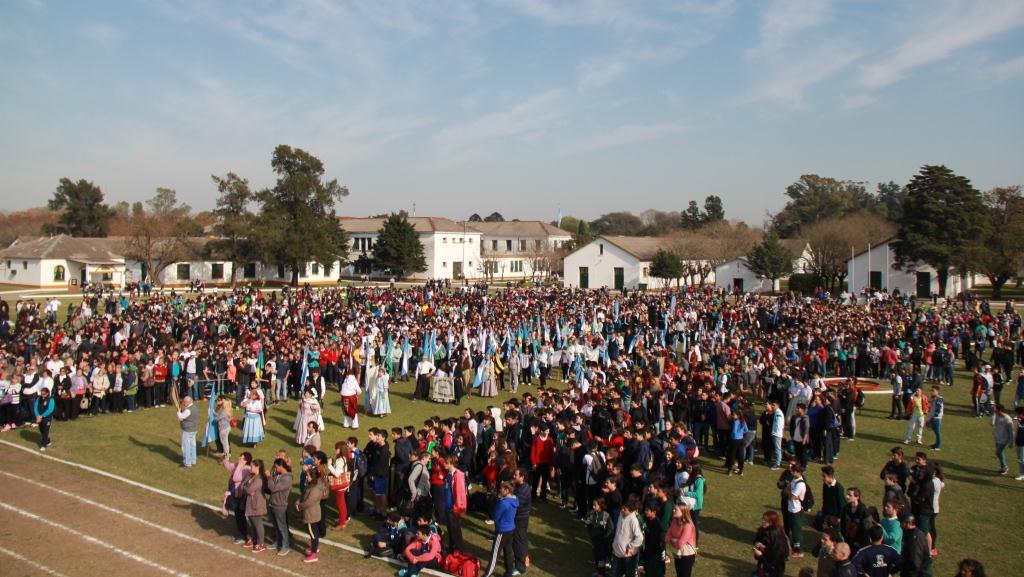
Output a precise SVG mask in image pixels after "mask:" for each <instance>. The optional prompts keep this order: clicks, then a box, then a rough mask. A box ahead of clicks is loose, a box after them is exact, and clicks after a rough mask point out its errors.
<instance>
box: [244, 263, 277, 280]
mask: <svg viewBox="0 0 1024 577" xmlns="http://www.w3.org/2000/svg"><path fill="white" fill-rule="evenodd" d="M242 276H244V277H245V278H256V263H254V262H247V263H245V268H244V269H243V270H242ZM281 276H284V275H281Z"/></svg>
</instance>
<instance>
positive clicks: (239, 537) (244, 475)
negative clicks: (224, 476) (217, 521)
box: [220, 451, 252, 545]
mask: <svg viewBox="0 0 1024 577" xmlns="http://www.w3.org/2000/svg"><path fill="white" fill-rule="evenodd" d="M220 463H221V465H222V466H223V467H224V468H225V469H227V471H228V472H229V473H231V476H230V477H229V478H228V490H227V491H226V492H225V493H224V503H223V504H222V505H221V514H223V515H224V516H225V517H227V516H228V510H229V509H230V510H232V511H234V513H235V529H236V530H237V531H236V533H235V544H236V545H241V544H242V543H245V541H246V538H245V535H246V533H247V532H248V526H247V525H246V522H245V501H246V496H245V492H244V491H243V490H242V485H243V484H244V483H245V481H246V479H248V478H249V474H250V472H251V470H250V468H249V465H250V464H251V463H252V453H250V452H249V451H245V452H244V453H242V454H241V455H239V456H238V461H236V462H235V463H232V462H231V461H230V460H229V457H228V455H224V456H223V457H221V460H220Z"/></svg>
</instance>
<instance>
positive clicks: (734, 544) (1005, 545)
mask: <svg viewBox="0 0 1024 577" xmlns="http://www.w3.org/2000/svg"><path fill="white" fill-rule="evenodd" d="M967 383H968V381H967V379H966V375H964V374H960V375H959V378H958V381H957V384H956V386H955V387H953V388H947V389H946V390H945V391H944V395H945V396H946V399H947V405H946V407H947V408H946V420H945V424H944V426H943V428H944V431H943V433H944V436H945V442H944V447H943V450H942V452H940V453H933V454H932V458H933V459H937V460H940V461H941V462H942V464H943V465H944V467H945V471H946V489H945V491H944V492H943V494H942V513H941V514H940V515H939V516H938V518H937V526H938V531H939V542H938V547H939V549H940V551H941V555H940V556H939V557H938V558H937V559H936V560H935V562H936V565H935V569H934V574H935V575H952V574H954V573H955V567H956V562H957V561H958V560H959V559H961V558H963V557H974V558H977V559H980V560H981V561H982V562H983V563H984V564H985V565H986V567H987V568H988V570H989V574H992V575H1012V574H1016V570H1014V569H1013V567H1019V564H1020V561H1021V550H1022V548H1024V536H1022V535H1021V533H1019V532H1017V531H1015V530H1013V529H1012V528H1011V527H1007V530H1002V531H1000V530H999V529H998V527H999V523H1002V522H1009V523H1011V524H1014V525H1016V524H1018V523H1019V520H1020V519H1021V518H1022V515H1024V483H1022V482H1017V481H1014V480H1013V478H1012V476H1011V477H998V476H996V475H995V473H994V471H995V470H996V468H997V467H996V460H995V457H994V456H993V444H992V432H991V427H990V426H989V424H988V422H987V421H985V420H979V419H975V418H974V417H972V416H971V415H970V414H969V413H970V399H969V398H968V394H967V390H968V384H967ZM411 392H412V383H395V387H394V388H393V389H392V407H393V408H394V409H395V410H396V413H394V414H392V415H390V416H389V417H388V418H385V419H369V418H365V419H361V421H362V422H361V425H362V431H360V433H363V431H365V429H367V428H369V427H371V426H374V425H376V426H381V427H388V428H390V427H392V426H397V425H405V424H415V425H419V424H420V423H422V421H423V419H424V418H425V417H427V416H430V415H441V416H448V415H452V416H454V415H455V414H456V413H457V412H458V409H456V408H455V407H454V406H450V405H436V404H432V403H425V402H422V401H420V402H415V403H412V402H410V398H411ZM1010 395H1011V396H1012V392H1011V393H1010ZM500 398H504V397H499V398H498V399H479V398H477V397H472V398H469V399H463V407H471V408H474V409H482V408H483V407H485V406H486V405H489V404H494V403H495V402H497V401H499V400H500ZM888 403H889V398H888V396H886V395H870V396H869V397H868V400H867V406H866V407H865V409H864V410H863V411H862V412H861V414H859V415H858V417H857V421H858V436H857V440H856V441H855V442H852V443H850V442H847V443H844V444H843V447H842V451H841V454H840V458H839V460H838V461H836V463H835V467H836V469H837V471H838V475H839V479H840V481H841V482H842V483H843V484H844V485H845V486H846V487H848V488H849V487H852V486H857V487H860V488H861V489H862V491H863V492H864V494H865V500H866V501H867V502H868V503H869V504H874V505H880V501H881V495H882V483H881V481H880V480H879V479H878V472H879V470H880V469H881V467H882V465H883V464H884V463H885V461H886V459H887V456H888V450H889V448H890V447H892V446H893V445H894V444H897V443H899V442H900V441H901V440H902V438H903V433H904V431H905V422H893V421H889V420H886V419H885V416H886V415H887V414H888ZM201 408H202V410H203V411H205V410H206V405H205V403H203V404H202V406H201ZM295 408H296V403H295V401H292V402H289V403H286V404H284V405H280V404H279V405H276V406H274V407H271V409H270V411H269V413H268V419H267V420H268V437H267V439H266V440H265V442H264V443H262V444H261V445H260V446H259V447H258V448H257V449H255V450H254V451H253V452H254V454H255V455H256V456H257V457H258V458H263V459H265V460H269V459H270V458H271V456H272V454H273V452H274V451H275V450H277V449H279V448H287V449H288V450H289V451H290V452H291V453H292V455H293V457H294V458H296V459H297V458H298V455H299V451H298V449H297V448H296V447H295V446H294V443H293V442H292V437H293V435H292V431H291V424H292V421H293V418H294V411H295ZM327 414H328V416H329V418H328V420H327V430H326V432H325V434H324V436H323V439H324V446H325V447H327V446H332V445H333V444H334V442H335V441H337V440H339V439H341V438H343V437H348V436H349V434H350V432H351V431H349V430H346V429H342V428H341V426H340V407H339V406H338V405H337V404H336V403H335V404H332V405H331V406H330V407H329V408H328V410H327ZM0 438H3V439H7V440H11V441H15V442H18V443H21V444H25V445H33V444H34V442H35V441H36V439H37V433H36V431H35V430H31V431H29V430H21V431H18V432H15V433H8V434H6V435H4V436H2V437H0ZM53 439H54V448H53V450H52V452H51V454H52V455H54V456H56V457H60V458H65V459H69V460H72V461H76V462H81V463H86V464H89V465H92V466H95V467H99V468H102V469H105V470H107V471H110V472H113V473H116V474H119V475H123V476H125V477H127V478H130V479H134V480H136V481H141V482H145V483H150V484H152V485H154V486H157V487H161V488H164V489H168V490H171V491H175V492H177V493H180V494H183V495H186V496H188V497H192V498H195V499H200V500H204V501H208V502H210V503H216V504H219V497H220V495H221V491H223V489H224V486H225V483H226V472H225V471H224V470H223V469H221V468H220V467H219V466H218V465H217V463H216V462H215V461H214V460H213V459H212V458H203V457H202V456H201V457H200V459H199V461H200V462H199V464H198V466H197V468H195V469H193V470H191V471H186V470H184V469H181V468H179V467H178V463H179V448H178V426H177V422H176V420H175V418H174V415H173V413H172V409H170V408H163V409H150V410H144V411H137V412H136V413H134V414H131V415H128V414H124V415H119V416H111V415H107V416H100V417H96V418H80V419H78V421H76V422H73V423H55V426H54V431H53ZM360 439H361V444H364V443H365V436H364V434H361V435H360ZM925 440H926V444H927V443H930V441H931V433H930V431H928V432H926V439H925ZM908 449H910V452H911V453H912V452H913V451H914V450H915V448H914V447H909V448H908ZM1011 453H1012V450H1011V451H1010V452H1008V458H1009V459H1010V462H1011V469H1010V470H1011V472H1013V473H1014V474H1015V473H1016V471H1017V468H1016V463H1015V462H1013V461H1014V459H1013V455H1012V454H1011ZM200 454H202V450H200ZM702 460H704V463H705V471H706V475H707V478H708V493H707V498H706V500H705V509H704V514H703V516H702V529H703V535H702V538H701V549H700V554H699V557H698V561H697V574H699V575H748V574H749V573H750V571H751V570H752V569H753V563H752V559H751V556H750V554H749V551H750V548H749V544H750V543H751V541H752V539H753V536H754V530H755V528H756V527H757V525H758V522H759V519H760V515H761V513H762V512H763V511H765V510H768V509H775V508H777V507H778V502H779V497H778V492H777V491H776V489H775V480H776V478H777V474H776V473H775V472H772V471H769V470H768V469H767V467H765V466H763V465H761V464H760V459H758V465H756V466H751V467H748V469H747V473H746V476H744V477H742V478H739V477H727V476H726V475H725V474H724V470H723V468H722V466H721V465H722V464H721V462H720V461H718V460H717V459H714V458H709V456H705V457H702ZM818 470H819V466H818V465H816V464H815V465H811V466H810V468H809V470H808V478H809V479H811V480H812V487H813V488H814V490H815V491H816V496H818V501H819V506H820V486H821V485H820V475H819V473H818ZM328 515H329V517H330V518H333V517H334V515H333V514H332V513H328ZM364 520H365V517H364V516H363V517H359V516H357V517H355V518H354V519H353V521H352V522H351V523H349V526H348V528H347V529H346V531H345V532H344V534H341V535H339V534H337V533H335V532H331V533H330V535H329V536H330V537H331V538H333V539H341V540H349V541H351V542H357V543H360V544H362V545H365V544H366V542H367V541H368V539H369V535H370V534H371V532H372V531H373V529H374V528H375V527H374V526H373V524H367V523H366V522H365V521H364ZM225 523H229V522H228V521H225ZM808 525H809V523H808ZM464 531H465V533H466V538H467V540H468V543H469V544H470V545H471V549H472V550H473V552H474V553H476V554H477V555H478V556H483V554H484V552H485V550H486V548H487V547H488V541H487V537H488V536H489V535H490V534H491V532H492V528H491V527H489V526H487V525H485V524H484V523H483V520H482V519H481V518H479V517H476V516H471V518H469V519H468V520H467V521H466V522H465V523H464ZM807 533H808V535H807V536H806V537H805V539H806V541H807V543H809V544H813V543H814V542H816V540H817V534H816V533H815V532H813V531H812V530H808V531H807ZM530 545H531V556H532V559H533V568H532V569H531V571H530V573H531V574H534V573H536V574H538V575H543V576H545V577H546V576H555V575H557V576H559V577H561V576H563V575H565V576H577V577H584V576H586V575H589V574H590V569H589V567H590V566H589V565H588V562H589V561H590V559H591V558H592V557H591V548H590V544H589V542H588V540H587V538H586V534H585V530H584V527H583V525H582V524H579V523H576V522H574V521H572V520H571V519H570V518H569V515H568V513H567V512H565V511H562V510H560V509H558V508H557V507H556V506H553V505H541V506H535V507H534V520H533V521H532V522H531V523H530ZM807 550H810V545H808V547H807ZM814 564H815V560H814V559H813V558H810V557H809V556H808V558H806V559H804V560H802V561H800V562H796V561H794V562H792V563H790V566H789V569H788V571H787V574H789V575H795V574H796V573H797V571H798V568H799V567H803V566H808V567H812V566H814ZM1018 570H1019V569H1018ZM671 571H672V569H671V568H669V572H670V573H671Z"/></svg>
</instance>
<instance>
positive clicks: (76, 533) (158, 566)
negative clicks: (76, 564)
mask: <svg viewBox="0 0 1024 577" xmlns="http://www.w3.org/2000/svg"><path fill="white" fill-rule="evenodd" d="M0 509H7V510H8V511H12V512H14V513H17V514H19V515H22V516H23V517H28V518H29V519H32V520H34V521H39V522H40V523H43V524H44V525H49V526H50V527H53V528H54V529H60V530H62V531H67V532H68V533H71V534H72V535H74V536H76V537H78V538H80V539H83V540H85V541H87V542H89V543H92V544H93V545H98V546H100V547H103V548H104V549H109V550H111V551H113V552H115V553H117V554H118V555H121V556H123V557H127V558H128V559H131V560H132V561H137V562H139V563H142V564H143V565H146V566H147V567H152V568H153V569H157V570H159V571H163V572H164V573H167V574H168V575H174V576H175V577H189V575H188V573H179V572H177V571H175V570H174V569H171V568H170V567H166V566H164V565H161V564H159V563H157V562H156V561H151V560H149V559H146V558H145V557H142V556H141V555H136V554H135V553H132V552H131V551H126V550H124V549H121V548H119V547H114V546H113V545H111V544H109V543H107V542H105V541H101V540H100V539H97V538H95V537H93V536H91V535H87V534H85V533H83V532H81V531H78V530H77V529H72V528H71V527H68V526H67V525H61V524H60V523H57V522H56V521H51V520H49V519H47V518H45V517H40V516H39V515H36V514H35V513H31V512H29V511H26V510H24V509H19V508H18V507H14V506H13V505H8V504H7V503H3V502H0Z"/></svg>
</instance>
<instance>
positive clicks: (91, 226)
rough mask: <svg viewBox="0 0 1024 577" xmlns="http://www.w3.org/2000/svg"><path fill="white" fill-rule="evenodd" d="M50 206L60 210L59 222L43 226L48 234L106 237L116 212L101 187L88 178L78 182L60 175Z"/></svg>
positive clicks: (54, 209)
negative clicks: (105, 201) (105, 197)
mask: <svg viewBox="0 0 1024 577" xmlns="http://www.w3.org/2000/svg"><path fill="white" fill-rule="evenodd" d="M47 206H48V207H49V209H50V210H52V211H56V212H60V216H59V217H58V219H57V222H56V224H48V225H46V226H44V227H43V230H44V231H45V232H46V233H47V234H68V235H71V236H84V237H105V236H107V229H108V228H109V226H110V220H111V219H112V218H114V214H115V213H114V209H112V208H110V207H109V206H107V204H106V203H104V202H103V191H101V190H100V187H98V186H96V185H95V184H93V183H91V182H89V181H87V180H85V179H80V180H79V181H78V182H73V181H72V180H71V179H70V178H62V179H60V183H59V184H58V185H57V190H55V191H53V198H51V199H50V201H49V202H48V203H47Z"/></svg>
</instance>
